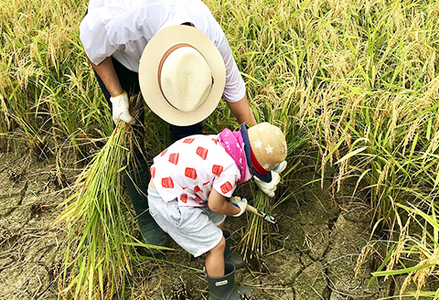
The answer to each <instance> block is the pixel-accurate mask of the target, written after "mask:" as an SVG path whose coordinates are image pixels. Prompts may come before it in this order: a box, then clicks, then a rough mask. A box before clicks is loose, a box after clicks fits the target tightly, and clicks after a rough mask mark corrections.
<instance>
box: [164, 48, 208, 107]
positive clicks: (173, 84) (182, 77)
mask: <svg viewBox="0 0 439 300" xmlns="http://www.w3.org/2000/svg"><path fill="white" fill-rule="evenodd" d="M160 87H161V90H162V93H163V96H164V97H165V99H166V101H168V103H169V104H171V105H172V106H173V107H174V108H176V109H177V110H179V111H183V112H191V111H194V110H196V109H197V108H198V107H199V106H200V105H201V104H203V103H204V101H205V100H206V99H207V96H208V95H209V92H210V90H211V87H212V75H211V72H210V67H209V64H208V63H207V61H206V60H205V58H204V57H203V55H201V53H200V52H198V51H197V50H196V49H194V48H193V47H190V46H182V47H179V48H177V49H175V50H173V51H172V52H171V53H170V54H169V55H168V56H166V57H164V62H163V65H162V69H161V73H160Z"/></svg>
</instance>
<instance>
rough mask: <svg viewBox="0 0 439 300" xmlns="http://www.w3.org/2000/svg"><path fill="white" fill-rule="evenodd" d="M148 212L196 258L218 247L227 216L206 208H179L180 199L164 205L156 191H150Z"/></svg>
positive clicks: (149, 189)
mask: <svg viewBox="0 0 439 300" xmlns="http://www.w3.org/2000/svg"><path fill="white" fill-rule="evenodd" d="M148 203H149V213H150V214H151V216H152V217H153V218H154V220H155V221H156V222H157V224H158V225H159V226H160V227H161V228H162V229H163V231H165V232H167V233H168V234H169V236H170V237H171V238H172V239H173V240H174V241H175V242H176V243H177V244H179V245H180V246H181V247H182V248H183V249H185V250H186V251H187V252H189V253H190V254H192V255H193V256H194V257H197V256H200V255H201V254H203V253H206V252H208V251H209V250H211V249H212V248H214V247H215V246H216V245H218V244H219V242H220V241H221V238H222V237H223V232H222V230H221V229H219V228H218V225H220V224H221V223H222V222H224V220H225V218H226V216H225V215H222V214H218V213H215V212H213V211H211V210H210V209H209V208H208V207H207V205H206V206H205V207H189V206H178V203H177V200H173V201H170V202H168V203H165V202H164V201H163V199H162V198H161V197H160V195H159V194H158V193H157V191H156V190H154V189H151V188H148Z"/></svg>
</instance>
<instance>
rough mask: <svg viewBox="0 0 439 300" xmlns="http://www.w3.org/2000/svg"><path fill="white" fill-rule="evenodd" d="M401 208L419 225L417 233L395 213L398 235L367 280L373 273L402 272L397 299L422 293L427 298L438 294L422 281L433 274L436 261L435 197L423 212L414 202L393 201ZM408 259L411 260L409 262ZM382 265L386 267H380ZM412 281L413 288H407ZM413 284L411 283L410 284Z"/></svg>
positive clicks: (438, 255) (438, 230) (438, 227)
mask: <svg viewBox="0 0 439 300" xmlns="http://www.w3.org/2000/svg"><path fill="white" fill-rule="evenodd" d="M397 206H398V207H399V208H401V209H402V210H403V211H405V212H408V213H409V214H410V217H409V221H412V222H414V223H415V225H418V226H420V227H421V228H422V232H421V234H416V233H415V232H413V231H412V230H410V227H412V225H411V223H410V222H409V221H406V222H405V223H403V222H402V221H401V219H400V218H399V215H398V225H399V227H400V236H399V240H398V242H397V243H396V244H395V247H392V248H391V250H390V251H389V253H388V254H387V258H388V259H387V260H386V261H384V262H383V264H382V265H381V266H380V268H379V269H380V270H379V271H377V272H374V273H373V277H372V279H371V281H373V280H375V279H376V278H377V277H385V278H388V277H389V276H393V275H400V276H405V278H404V281H403V283H402V285H401V288H400V291H399V299H402V298H403V297H412V299H413V298H414V299H416V300H417V299H419V298H420V297H425V298H429V299H438V298H439V289H436V290H425V289H424V287H425V285H426V283H427V282H428V281H429V280H430V279H432V277H433V276H437V267H438V262H439V244H438V233H439V222H438V218H437V212H438V208H437V204H436V201H433V202H432V203H431V207H430V210H429V211H428V212H424V211H423V210H420V209H418V208H416V207H414V206H411V207H410V206H405V205H402V204H398V205H397ZM413 257H414V259H413ZM409 259H412V260H413V261H414V262H415V263H414V264H413V263H411V264H410V263H409V262H408V260H409ZM384 267H386V270H384V271H382V269H383V268H384ZM411 283H413V284H414V287H415V289H411V290H409V288H408V287H409V286H410V284H411ZM412 286H413V285H412Z"/></svg>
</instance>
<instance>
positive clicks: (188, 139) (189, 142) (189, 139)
mask: <svg viewBox="0 0 439 300" xmlns="http://www.w3.org/2000/svg"><path fill="white" fill-rule="evenodd" d="M193 141H195V139H194V138H187V139H185V140H184V141H183V143H185V144H192V142H193Z"/></svg>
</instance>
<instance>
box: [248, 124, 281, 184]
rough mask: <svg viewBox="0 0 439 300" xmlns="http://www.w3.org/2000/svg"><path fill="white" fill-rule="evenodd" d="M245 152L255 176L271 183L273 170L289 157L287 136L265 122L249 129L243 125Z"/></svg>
mask: <svg viewBox="0 0 439 300" xmlns="http://www.w3.org/2000/svg"><path fill="white" fill-rule="evenodd" d="M240 130H241V135H242V139H243V140H244V152H245V157H246V159H247V164H248V166H249V167H250V169H251V170H252V172H253V174H254V175H256V177H258V178H259V179H261V180H262V181H265V182H270V181H271V170H273V169H275V168H276V167H277V166H278V165H279V164H280V163H281V162H282V161H283V160H285V158H286V157H287V143H286V141H285V135H284V134H283V132H282V131H281V130H280V129H279V128H278V127H276V126H274V125H271V124H270V123H267V122H264V123H260V124H258V125H255V126H253V127H250V128H247V126H246V125H245V124H242V125H241V129H240Z"/></svg>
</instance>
